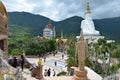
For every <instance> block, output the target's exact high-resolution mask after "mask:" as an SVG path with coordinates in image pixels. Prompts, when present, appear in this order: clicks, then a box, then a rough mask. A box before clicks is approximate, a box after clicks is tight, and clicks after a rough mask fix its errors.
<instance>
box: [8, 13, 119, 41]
mask: <svg viewBox="0 0 120 80" xmlns="http://www.w3.org/2000/svg"><path fill="white" fill-rule="evenodd" d="M8 14H9V33H10V34H13V33H14V32H19V33H20V32H21V31H26V32H29V33H30V34H31V35H33V36H37V35H42V33H43V29H44V27H45V26H46V25H47V24H48V21H49V18H47V17H44V16H41V15H35V14H31V13H27V12H9V13H8ZM82 20H83V18H81V17H78V16H74V17H70V18H67V19H65V20H62V21H58V22H55V21H53V20H51V23H52V25H54V26H55V28H56V32H57V34H60V31H61V29H63V31H64V33H65V34H75V35H79V33H80V24H81V21H82ZM94 23H95V27H96V30H98V31H100V33H101V34H102V35H103V36H106V37H107V38H110V39H115V40H117V41H120V35H119V34H120V17H116V18H108V19H95V20H94ZM17 29H18V30H17ZM14 34H15V33H14Z"/></svg>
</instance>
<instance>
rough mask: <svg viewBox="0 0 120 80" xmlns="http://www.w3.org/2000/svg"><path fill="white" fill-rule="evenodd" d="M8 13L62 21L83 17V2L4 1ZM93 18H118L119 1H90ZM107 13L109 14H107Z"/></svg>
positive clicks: (72, 0)
mask: <svg viewBox="0 0 120 80" xmlns="http://www.w3.org/2000/svg"><path fill="white" fill-rule="evenodd" d="M3 2H4V4H5V5H6V7H7V10H8V11H26V12H31V13H34V14H40V15H43V16H46V17H48V18H51V19H53V20H63V19H65V18H68V17H71V16H74V15H77V16H82V17H83V16H84V12H85V8H86V2H85V0H4V1H3ZM90 8H91V12H92V17H93V18H109V17H115V16H120V1H119V0H90ZM108 13H109V14H108Z"/></svg>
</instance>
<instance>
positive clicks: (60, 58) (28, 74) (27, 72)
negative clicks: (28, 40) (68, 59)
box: [23, 53, 65, 80]
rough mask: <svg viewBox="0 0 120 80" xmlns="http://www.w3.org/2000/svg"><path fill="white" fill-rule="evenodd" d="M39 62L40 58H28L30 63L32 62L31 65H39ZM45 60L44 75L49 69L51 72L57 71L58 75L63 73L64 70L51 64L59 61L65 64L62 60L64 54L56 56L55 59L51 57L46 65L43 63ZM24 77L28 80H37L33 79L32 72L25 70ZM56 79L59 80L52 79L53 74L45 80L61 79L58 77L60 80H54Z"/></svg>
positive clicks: (47, 58) (48, 57)
mask: <svg viewBox="0 0 120 80" xmlns="http://www.w3.org/2000/svg"><path fill="white" fill-rule="evenodd" d="M37 60H38V58H28V61H29V62H31V63H37ZM43 61H44V60H42V63H43V65H44V66H43V73H44V70H45V69H48V68H51V71H52V70H53V69H54V70H55V71H56V74H57V73H59V72H61V71H62V68H60V67H59V66H55V65H54V63H53V64H51V63H49V62H50V61H59V62H61V63H65V61H64V60H62V53H58V54H56V55H55V57H54V56H53V55H49V56H47V57H46V62H45V63H44V62H43ZM23 76H24V77H25V78H26V79H27V80H37V79H35V78H33V77H31V75H30V71H29V70H28V69H24V71H23ZM54 78H57V77H52V74H51V76H50V77H45V79H44V80H46V79H47V80H60V79H61V78H60V77H58V79H54Z"/></svg>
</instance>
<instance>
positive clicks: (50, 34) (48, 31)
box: [43, 20, 56, 39]
mask: <svg viewBox="0 0 120 80" xmlns="http://www.w3.org/2000/svg"><path fill="white" fill-rule="evenodd" d="M55 36H56V32H55V26H54V27H53V26H52V24H51V23H50V20H49V23H48V25H47V26H46V27H45V28H44V29H43V37H45V38H48V39H51V38H54V37H55Z"/></svg>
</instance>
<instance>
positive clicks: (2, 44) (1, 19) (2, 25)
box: [0, 1, 8, 58]
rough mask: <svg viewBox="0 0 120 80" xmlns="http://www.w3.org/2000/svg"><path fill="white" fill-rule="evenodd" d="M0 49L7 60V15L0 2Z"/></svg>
mask: <svg viewBox="0 0 120 80" xmlns="http://www.w3.org/2000/svg"><path fill="white" fill-rule="evenodd" d="M0 49H1V51H3V53H4V56H3V57H4V58H7V53H8V13H7V11H6V9H5V6H4V4H3V3H2V2H1V1H0Z"/></svg>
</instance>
